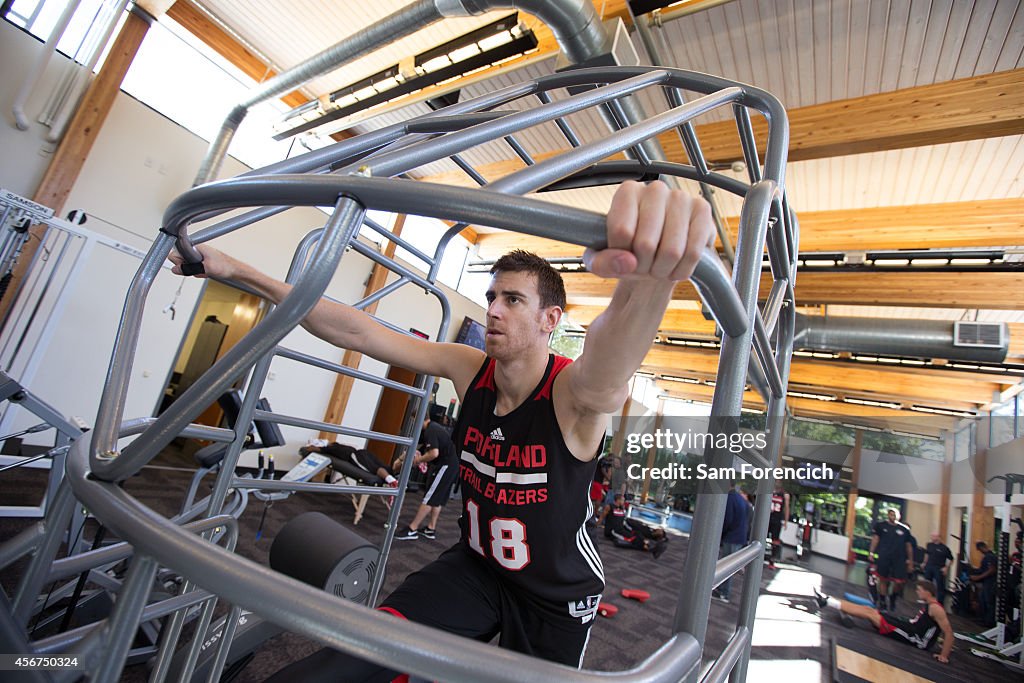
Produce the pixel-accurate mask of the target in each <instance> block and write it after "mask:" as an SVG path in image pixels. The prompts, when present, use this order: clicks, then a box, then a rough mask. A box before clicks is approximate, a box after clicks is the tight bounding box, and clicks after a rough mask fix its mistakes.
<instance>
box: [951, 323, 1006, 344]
mask: <svg viewBox="0 0 1024 683" xmlns="http://www.w3.org/2000/svg"><path fill="white" fill-rule="evenodd" d="M1008 336H1009V333H1008V330H1007V327H1006V324H1005V323H968V322H956V323H953V346H972V347H975V348H982V349H1002V348H1005V347H1006V341H1007V337H1008Z"/></svg>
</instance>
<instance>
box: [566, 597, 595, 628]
mask: <svg viewBox="0 0 1024 683" xmlns="http://www.w3.org/2000/svg"><path fill="white" fill-rule="evenodd" d="M600 603H601V596H600V595H588V596H587V597H585V598H583V599H582V600H570V601H569V616H572V617H579V618H580V623H583V624H585V623H587V622H588V621H590V620H591V619H593V618H594V615H595V614H597V606H598V605H599V604H600Z"/></svg>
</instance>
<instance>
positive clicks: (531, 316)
mask: <svg viewBox="0 0 1024 683" xmlns="http://www.w3.org/2000/svg"><path fill="white" fill-rule="evenodd" d="M487 304H488V305H487V336H486V338H485V342H484V344H485V348H486V351H487V355H489V356H491V357H493V358H495V359H497V360H511V359H513V358H517V357H519V356H521V355H523V354H524V353H525V352H527V351H530V350H533V349H534V348H536V347H538V346H539V347H541V348H546V347H547V344H548V336H549V335H550V334H551V333H552V332H553V331H554V329H555V327H556V326H557V325H558V320H559V318H561V316H562V309H560V308H559V307H557V306H549V307H547V308H541V306H540V293H539V292H538V291H537V278H536V277H535V276H534V275H532V274H531V273H507V272H498V273H495V274H494V275H493V276H492V277H491V286H490V287H489V288H488V289H487Z"/></svg>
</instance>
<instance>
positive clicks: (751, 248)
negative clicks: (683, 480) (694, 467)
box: [673, 180, 779, 647]
mask: <svg viewBox="0 0 1024 683" xmlns="http://www.w3.org/2000/svg"><path fill="white" fill-rule="evenodd" d="M778 191H779V188H778V186H777V185H776V184H775V183H774V182H773V181H771V180H763V181H761V182H760V183H758V184H756V185H753V186H752V187H751V188H750V191H749V192H748V193H747V197H746V201H744V203H743V212H742V214H741V215H740V230H739V240H738V241H737V246H736V271H735V273H736V293H737V294H738V296H739V298H740V299H741V300H742V301H743V312H744V318H745V320H753V318H754V313H755V311H756V310H757V289H758V286H759V285H760V279H761V261H762V254H763V249H764V240H765V236H766V234H767V231H768V215H769V211H770V208H771V202H772V199H773V198H774V197H775V196H776V195H777V193H778ZM752 342H753V326H748V329H747V330H746V331H745V332H744V333H743V334H742V335H740V336H739V337H725V338H723V339H722V348H721V351H720V354H719V359H720V362H719V373H718V379H717V381H716V384H715V394H714V398H713V399H712V403H711V414H712V415H717V416H721V417H722V418H728V417H729V416H733V417H735V416H738V415H739V414H740V409H741V407H742V405H743V387H744V380H745V378H746V370H747V366H748V364H749V361H750V349H751V344H752ZM706 457H707V459H708V460H709V462H710V465H711V466H712V467H726V466H728V465H729V464H730V463H731V462H732V455H731V454H730V453H729V452H728V451H724V450H721V449H717V450H716V449H710V450H709V452H708V453H707V454H706ZM698 494H699V498H698V504H697V507H696V511H695V513H694V517H693V530H692V532H691V534H690V545H689V550H688V552H687V555H686V564H685V566H684V568H683V585H685V586H688V587H689V590H685V591H682V592H680V594H679V599H678V602H677V603H676V615H675V621H674V628H673V630H674V631H676V632H685V633H690V634H692V635H693V636H694V637H695V638H696V639H697V641H698V642H699V643H701V647H703V644H704V639H705V637H706V635H707V629H708V624H707V613H708V605H709V603H710V601H711V589H712V583H713V581H714V568H715V566H716V564H717V560H718V546H719V541H720V540H721V535H722V521H723V519H724V517H725V504H726V490H725V487H724V485H723V484H721V482H709V481H704V482H702V483H701V486H700V489H699V491H698Z"/></svg>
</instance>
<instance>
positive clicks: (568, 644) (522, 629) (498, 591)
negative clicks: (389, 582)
mask: <svg viewBox="0 0 1024 683" xmlns="http://www.w3.org/2000/svg"><path fill="white" fill-rule="evenodd" d="M470 552H471V551H468V550H466V549H465V548H463V547H462V546H461V545H456V546H453V547H451V548H449V549H448V550H446V551H445V552H444V553H442V555H441V556H440V557H439V558H437V560H435V561H434V562H431V563H430V564H428V565H427V566H426V567H424V568H423V569H421V570H420V571H418V572H415V573H413V574H410V575H409V577H408V578H406V580H405V581H404V582H403V583H402V585H401V586H399V587H398V588H397V589H396V590H395V592H394V593H392V594H391V595H389V596H388V598H387V599H386V600H385V601H384V602H383V604H382V605H381V607H380V609H382V610H385V611H387V612H391V613H392V614H395V615H396V616H400V617H404V618H406V619H409V620H410V621H415V622H418V623H421V624H427V625H428V626H433V627H434V628H439V629H442V630H445V631H449V632H451V633H457V634H459V635H461V636H465V637H467V638H473V639H476V640H480V641H483V642H488V641H490V640H491V639H492V638H493V637H494V636H495V635H499V634H500V635H499V639H498V644H499V645H500V646H501V647H504V648H507V649H509V650H514V651H516V652H523V653H525V654H529V655H532V656H534V657H540V658H541V659H546V660H549V661H552V662H558V663H561V664H567V665H569V666H573V667H577V668H578V667H579V666H580V665H581V663H582V662H583V653H584V650H585V649H586V645H587V638H588V637H589V634H590V627H591V625H593V623H594V617H595V615H596V613H597V604H598V601H599V600H600V596H599V595H598V596H580V601H581V602H583V603H585V604H584V605H575V604H570V603H568V602H552V601H549V600H542V599H540V598H538V597H537V596H535V595H532V594H530V593H528V592H527V591H525V590H523V589H522V588H520V587H518V586H515V585H513V584H512V583H510V582H508V581H506V580H504V579H503V578H502V577H501V576H499V575H498V573H497V572H496V571H494V570H493V569H491V568H490V567H488V566H487V565H486V564H484V563H483V562H482V561H480V560H477V559H476V558H474V557H473V556H472V555H470V554H469V553H470ZM574 602H575V601H574ZM573 613H575V614H576V616H573Z"/></svg>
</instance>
